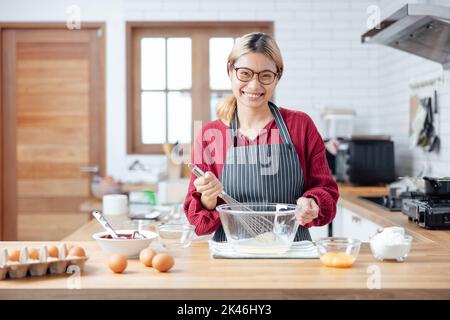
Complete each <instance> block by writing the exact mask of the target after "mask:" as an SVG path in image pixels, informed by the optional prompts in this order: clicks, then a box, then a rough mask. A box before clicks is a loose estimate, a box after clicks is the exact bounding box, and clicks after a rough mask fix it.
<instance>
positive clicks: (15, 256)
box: [8, 249, 20, 261]
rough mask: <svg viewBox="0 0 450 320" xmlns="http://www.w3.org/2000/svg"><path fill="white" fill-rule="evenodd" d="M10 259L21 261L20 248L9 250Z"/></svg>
mask: <svg viewBox="0 0 450 320" xmlns="http://www.w3.org/2000/svg"><path fill="white" fill-rule="evenodd" d="M8 258H9V261H19V259H20V251H19V250H15V249H14V250H11V251H9V257H8Z"/></svg>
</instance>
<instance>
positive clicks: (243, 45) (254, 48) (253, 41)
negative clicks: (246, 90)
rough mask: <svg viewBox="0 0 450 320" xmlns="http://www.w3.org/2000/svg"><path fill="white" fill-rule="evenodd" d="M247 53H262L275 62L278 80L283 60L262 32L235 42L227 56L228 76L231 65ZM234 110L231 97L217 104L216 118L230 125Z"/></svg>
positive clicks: (232, 97)
mask: <svg viewBox="0 0 450 320" xmlns="http://www.w3.org/2000/svg"><path fill="white" fill-rule="evenodd" d="M247 53H262V54H265V55H266V56H267V57H269V58H270V59H272V60H273V62H275V65H276V66H277V72H278V79H280V78H281V75H282V74H283V69H284V65H283V59H282V58H281V52H280V49H279V48H278V45H277V43H276V42H275V40H274V39H273V38H272V37H271V36H270V35H268V34H266V33H262V32H252V33H248V34H245V35H243V36H242V37H240V38H238V39H237V40H236V43H235V44H234V46H233V49H232V50H231V52H230V54H229V55H228V63H227V72H228V74H230V72H231V71H232V69H231V68H232V65H233V64H234V63H235V62H236V60H237V59H239V58H240V57H241V56H243V55H244V54H247ZM235 109H236V97H235V96H234V95H231V96H229V97H226V98H224V99H223V100H222V101H220V102H219V104H218V107H217V117H218V118H219V119H221V120H223V121H225V122H228V123H230V122H231V120H232V118H233V114H234V110H235Z"/></svg>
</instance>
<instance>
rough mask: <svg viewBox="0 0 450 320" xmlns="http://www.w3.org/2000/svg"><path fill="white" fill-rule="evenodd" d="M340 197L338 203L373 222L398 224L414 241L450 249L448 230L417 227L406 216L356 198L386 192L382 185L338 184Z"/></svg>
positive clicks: (387, 225)
mask: <svg viewBox="0 0 450 320" xmlns="http://www.w3.org/2000/svg"><path fill="white" fill-rule="evenodd" d="M339 191H340V198H339V202H338V204H339V205H341V206H342V207H344V208H347V209H350V210H352V211H354V212H357V213H358V214H359V215H360V216H362V217H364V218H367V219H368V220H371V221H373V222H375V223H376V224H378V225H380V226H382V227H391V226H398V227H403V228H405V232H406V233H407V234H409V235H411V236H412V237H413V238H414V242H413V243H414V244H415V243H429V244H435V245H437V246H440V247H442V248H444V249H447V250H450V230H427V229H424V228H422V227H419V226H418V225H417V224H415V223H414V222H411V221H409V220H408V217H407V216H406V215H404V214H403V213H401V212H399V211H397V212H395V211H393V212H391V211H389V210H386V209H384V208H382V207H381V206H378V205H376V204H374V203H372V202H369V201H366V200H364V199H360V198H358V197H359V196H378V195H385V194H387V193H388V192H387V189H386V188H383V187H351V186H345V185H339Z"/></svg>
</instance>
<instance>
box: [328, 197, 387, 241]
mask: <svg viewBox="0 0 450 320" xmlns="http://www.w3.org/2000/svg"><path fill="white" fill-rule="evenodd" d="M380 228H382V226H380V225H378V224H376V223H374V222H373V221H371V220H369V219H367V218H364V217H362V216H361V215H359V214H358V213H356V212H354V211H352V210H350V209H347V208H344V207H342V206H339V205H338V206H337V211H336V218H335V219H334V220H333V236H335V237H349V238H356V239H359V240H361V241H363V242H368V241H369V240H370V237H371V236H372V235H374V234H375V233H376V232H377V230H378V229H380Z"/></svg>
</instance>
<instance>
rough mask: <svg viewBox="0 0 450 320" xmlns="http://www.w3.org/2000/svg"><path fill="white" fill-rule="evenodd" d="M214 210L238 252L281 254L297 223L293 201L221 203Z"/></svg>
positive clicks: (287, 244)
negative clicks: (284, 202)
mask: <svg viewBox="0 0 450 320" xmlns="http://www.w3.org/2000/svg"><path fill="white" fill-rule="evenodd" d="M216 209H217V211H218V212H219V216H220V220H221V222H222V226H223V229H224V231H225V235H226V236H227V240H228V242H229V243H230V244H231V246H232V248H233V249H234V250H235V251H237V252H241V253H252V254H272V253H284V252H286V251H288V250H289V249H290V247H291V245H292V242H293V241H294V237H295V233H296V232H297V229H298V226H299V224H298V222H297V219H296V218H295V212H296V211H297V206H296V205H294V204H275V203H268V204H258V203H240V204H238V205H234V204H232V205H229V204H223V205H220V206H218V207H217V208H216Z"/></svg>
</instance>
